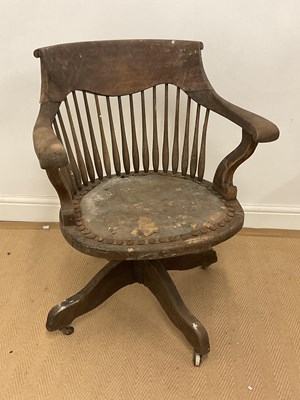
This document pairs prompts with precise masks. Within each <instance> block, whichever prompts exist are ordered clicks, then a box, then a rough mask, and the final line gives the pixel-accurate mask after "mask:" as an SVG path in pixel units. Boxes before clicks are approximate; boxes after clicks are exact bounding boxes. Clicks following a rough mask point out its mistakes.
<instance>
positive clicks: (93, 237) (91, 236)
mask: <svg viewBox="0 0 300 400" xmlns="http://www.w3.org/2000/svg"><path fill="white" fill-rule="evenodd" d="M86 236H87V237H88V238H89V239H95V237H96V236H97V235H95V233H89V234H88V235H86Z"/></svg>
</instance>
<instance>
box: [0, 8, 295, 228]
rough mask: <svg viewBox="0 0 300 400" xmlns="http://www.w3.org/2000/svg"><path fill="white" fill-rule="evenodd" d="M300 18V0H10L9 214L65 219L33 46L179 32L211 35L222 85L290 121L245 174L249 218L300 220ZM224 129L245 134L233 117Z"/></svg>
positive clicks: (5, 103)
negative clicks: (40, 142)
mask: <svg viewBox="0 0 300 400" xmlns="http://www.w3.org/2000/svg"><path fill="white" fill-rule="evenodd" d="M299 20H300V2H299V1H297V0H285V1H284V2H283V1H278V0H277V1H276V0H275V1H274V0H264V1H261V0H251V1H244V0H227V1H224V0H185V1H174V0H172V1H171V0H151V1H148V0H144V1H137V0H135V1H134V0H127V1H124V0H115V1H113V0H101V1H98V0H90V1H87V0H84V1H81V0H52V1H45V0H40V1H33V0H26V1H21V0H19V1H17V0H10V1H2V2H1V13H0V38H1V40H0V54H1V62H0V110H1V117H0V145H1V146H0V149H1V159H0V176H1V177H0V183H1V186H0V220H35V221H38V220H40V221H47V220H48V221H50V220H56V219H57V210H58V205H57V204H58V202H57V198H56V194H55V192H54V190H53V189H52V188H51V186H50V183H49V182H48V180H47V179H46V176H45V173H44V171H42V170H40V169H39V164H38V161H37V159H36V157H35V155H34V152H33V146H32V139H31V132H32V126H33V123H34V121H35V118H36V115H37V111H38V97H39V88H40V78H39V76H40V71H39V68H40V67H39V61H38V60H36V59H35V58H33V56H32V52H33V50H34V49H35V48H37V47H42V46H46V45H51V44H57V43H65V42H74V41H84V40H98V39H99V40H101V39H125V38H128V39H130V38H166V39H168V38H169V39H191V40H201V41H203V42H204V51H203V60H204V66H205V69H206V72H207V74H208V76H209V79H210V81H211V82H212V84H213V86H214V87H215V89H216V90H217V91H218V92H219V94H221V95H222V96H223V97H225V98H226V99H228V100H230V101H231V102H233V103H236V104H238V105H240V106H242V107H244V108H247V109H249V110H251V111H254V112H256V113H259V114H261V115H263V116H265V117H266V118H268V119H270V120H272V121H273V122H275V123H276V124H277V125H278V126H279V128H280V130H281V138H280V140H278V141H277V142H274V143H271V144H261V145H260V146H259V148H258V149H257V151H256V153H255V154H254V155H253V156H252V158H251V159H250V160H248V161H247V162H246V163H245V164H243V165H242V166H241V167H240V169H239V170H238V172H237V173H236V175H235V183H236V184H237V185H238V187H239V193H238V196H239V200H240V201H241V203H242V204H243V205H244V207H245V209H246V211H247V217H246V225H247V226H257V227H283V228H289V229H300V185H299V183H300V162H299V160H300V158H299V153H300V24H299ZM222 137H224V138H226V141H227V143H229V144H231V141H232V143H233V144H235V143H236V140H235V139H234V137H233V135H232V134H231V125H230V124H229V125H228V126H227V125H226V126H225V129H224V132H222ZM222 139H223V138H221V140H222Z"/></svg>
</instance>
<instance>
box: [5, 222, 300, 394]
mask: <svg viewBox="0 0 300 400" xmlns="http://www.w3.org/2000/svg"><path fill="white" fill-rule="evenodd" d="M1 228H2V229H1ZM299 244H300V236H299V234H297V233H289V234H285V233H283V232H282V231H281V232H280V234H277V235H272V236H267V233H266V232H263V234H262V235H260V234H257V232H256V233H255V232H251V231H246V232H244V233H242V234H240V235H238V236H236V237H235V238H233V239H231V240H230V241H228V242H225V243H223V244H222V245H220V246H218V247H217V249H216V250H217V251H218V255H219V261H218V263H217V264H214V265H213V266H212V267H210V268H209V269H208V270H206V271H204V270H201V269H193V270H188V271H174V272H171V275H172V277H173V278H174V281H175V283H176V285H177V288H178V290H179V292H180V293H181V294H182V297H183V299H184V300H185V302H186V305H187V306H188V307H189V308H190V310H191V311H192V312H193V313H194V314H195V315H196V316H197V317H198V318H199V319H200V321H202V322H203V323H204V325H205V326H206V328H207V330H208V331H209V334H210V341H211V352H210V354H209V355H208V357H207V358H205V360H204V362H203V364H202V366H201V367H200V368H195V367H193V364H192V349H191V348H190V346H189V345H188V344H187V343H186V341H185V339H184V338H183V336H182V335H181V334H180V333H179V332H177V330H176V328H175V327H173V325H172V324H171V323H170V322H169V320H168V319H167V317H166V316H165V315H164V313H163V311H162V310H161V308H160V306H159V304H158V302H157V301H156V300H155V298H154V297H153V296H152V295H151V293H150V292H148V291H147V289H146V288H144V287H142V286H139V285H137V284H136V285H133V286H131V287H127V288H125V289H122V290H121V291H120V292H118V293H117V294H115V295H114V296H113V297H111V298H110V299H109V300H108V301H107V302H106V303H104V304H103V305H101V306H100V307H99V308H98V309H97V310H94V311H92V312H91V313H89V314H87V315H85V316H83V317H81V318H79V319H78V320H76V321H75V322H74V327H75V333H74V334H73V335H71V336H64V335H63V334H61V333H60V332H54V333H47V332H46V329H45V326H44V324H45V319H46V315H47V312H48V311H49V309H50V308H51V307H52V306H53V305H54V304H56V303H57V302H59V301H60V300H62V299H64V298H65V297H67V296H69V295H71V294H73V293H75V292H76V291H77V290H79V289H80V288H81V287H82V286H83V285H84V284H85V283H86V282H87V281H88V280H89V279H90V278H91V277H92V276H93V275H94V274H95V273H96V272H97V271H98V269H99V267H101V266H103V265H104V264H105V260H100V261H99V260H97V259H93V258H91V257H88V256H85V255H83V254H80V253H78V252H77V251H75V250H73V249H72V248H71V247H70V246H69V245H68V244H67V243H66V242H65V240H64V239H63V238H62V236H61V234H60V232H59V230H58V229H57V226H55V225H51V226H50V229H49V230H42V226H41V225H35V226H34V225H26V224H23V225H22V224H16V225H13V224H5V223H2V225H1V224H0V249H1V253H0V266H1V267H0V311H1V314H0V315H1V326H0V399H1V400H6V399H13V400H14V399H18V400H19V399H20V400H35V399H38V400H46V399H51V400H52V399H53V400H54V399H64V400H68V399H70V400H71V399H72V400H88V399H91V400H94V399H104V400H110V399H139V400H140V399H141V400H142V399H155V400H160V399H172V400H173V399H174V400H175V399H180V400H185V399H187V400H188V399H205V400H210V399H216V400H223V399H225V400H234V399H236V400H244V399H263V400H267V399H270V400H276V399H282V400H288V399H295V400H298V399H300V315H299V309H300V279H299V276H300V274H299V271H300V246H299Z"/></svg>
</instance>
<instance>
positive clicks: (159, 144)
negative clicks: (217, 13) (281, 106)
mask: <svg viewBox="0 0 300 400" xmlns="http://www.w3.org/2000/svg"><path fill="white" fill-rule="evenodd" d="M202 49H203V45H202V43H201V42H192V41H176V40H127V41H103V42H85V43H72V44H64V45H57V46H50V47H45V48H41V49H38V50H36V51H35V53H34V54H35V56H36V57H39V58H40V59H41V74H42V86H41V103H42V104H41V107H40V112H39V115H38V118H37V121H36V124H35V127H34V133H33V139H34V147H35V151H36V154H37V157H38V159H39V162H40V166H41V168H43V169H45V170H46V171H47V174H48V177H49V179H50V181H51V183H52V185H53V186H54V188H55V189H56V191H57V193H58V196H59V199H60V203H61V211H60V225H61V231H62V233H63V235H64V237H65V239H66V240H67V241H68V242H69V243H70V244H71V245H72V246H73V247H74V248H76V249H78V250H79V251H81V252H83V253H85V254H89V255H91V256H96V257H104V258H106V259H107V260H110V262H109V263H108V265H107V266H105V267H104V268H103V269H102V270H101V271H100V272H99V273H98V274H97V275H96V276H95V278H94V279H92V281H91V282H90V283H89V284H88V285H87V286H86V287H85V288H83V289H82V290H81V291H80V292H79V293H77V294H76V295H74V296H72V297H70V298H68V299H67V300H64V301H63V302H62V303H60V304H59V305H57V306H55V307H54V308H53V309H52V310H51V311H50V313H49V316H48V320H47V329H48V330H50V331H53V330H56V329H61V330H63V331H66V333H71V332H72V329H71V328H70V329H69V330H66V328H67V326H68V325H69V324H70V323H71V322H72V321H73V320H74V319H75V318H77V317H78V316H80V315H82V314H84V313H86V312H88V311H90V310H92V309H94V308H95V307H97V306H98V305H100V304H102V303H103V302H104V301H105V300H106V299H107V298H108V297H109V296H111V295H112V294H113V293H115V292H116V291H117V290H119V289H121V288H122V287H124V286H126V285H130V284H132V283H134V282H139V283H141V284H143V285H145V286H146V287H148V289H149V290H150V291H151V292H152V293H153V294H154V295H155V297H156V298H157V300H158V301H159V302H160V304H161V306H162V308H163V309H164V310H165V312H166V314H167V315H168V316H169V318H170V319H171V321H172V322H173V323H174V325H175V326H176V327H177V328H178V329H179V330H180V331H181V332H182V333H183V334H184V336H185V337H186V339H187V340H188V342H189V343H190V344H191V345H192V346H193V348H194V350H195V351H196V352H197V353H198V354H200V355H204V354H207V353H208V352H209V350H210V346H209V340H208V334H207V332H206V330H205V328H204V327H203V325H202V324H201V323H200V322H199V321H198V320H197V319H196V318H195V317H194V316H193V315H192V314H191V313H190V311H189V310H188V309H187V308H186V306H185V305H184V303H183V301H182V299H181V297H180V295H179V293H178V291H177V289H176V287H175V285H174V283H173V282H172V280H171V278H170V276H169V274H168V272H167V270H172V269H179V270H184V269H187V268H191V267H196V266H200V267H202V268H207V267H208V266H209V265H211V264H213V263H214V262H216V260H217V257H216V253H215V251H214V250H213V246H215V245H217V244H219V243H221V242H223V241H225V240H227V239H229V238H230V237H232V236H233V235H235V234H236V233H237V232H238V231H239V230H240V229H241V227H242V225H243V221H244V214H243V210H242V208H241V206H240V204H239V202H238V201H237V200H236V194H237V191H236V187H235V186H234V185H233V175H234V172H235V170H236V169H237V168H238V166H239V165H240V164H241V163H243V162H244V161H245V160H246V159H248V158H249V157H250V156H251V155H252V153H253V152H254V150H255V148H256V146H257V144H258V143H259V142H269V141H272V140H276V139H277V138H278V135H279V131H278V128H277V127H276V126H275V125H274V124H273V123H272V122H270V121H268V120H266V119H264V118H262V117H260V116H258V115H256V114H253V113H251V112H249V111H246V110H243V109H241V108H240V107H237V106H235V105H233V104H231V103H229V102H228V101H226V100H224V99H223V98H221V97H220V96H219V95H218V94H217V93H216V92H215V91H214V89H213V88H212V86H211V84H210V82H209V81H208V79H207V76H206V74H205V72H204V68H203V65H202V59H201V50H202ZM172 86H173V87H172ZM174 86H175V88H174ZM160 89H162V90H160ZM172 90H174V93H176V97H175V98H174V99H173V98H172V95H171V94H172ZM147 91H148V93H147ZM149 92H150V93H149ZM148 94H150V97H151V95H152V102H151V104H150V105H149V104H148V103H149V98H150V97H148ZM160 96H161V97H160ZM128 100H129V101H128ZM105 104H106V107H105ZM127 104H128V107H127ZM173 104H174V107H173ZM181 104H184V106H183V107H182V106H181ZM185 104H186V106H185ZM114 105H116V107H114ZM181 108H184V110H181ZM116 109H117V111H115V110H116ZM74 110H75V111H74ZM194 110H195V117H194ZM200 110H201V113H200ZM148 113H150V115H149V114H148ZM212 113H217V114H220V115H221V116H223V117H225V118H227V119H229V120H230V121H232V122H234V123H235V124H237V125H238V126H240V127H241V128H242V141H241V143H240V145H239V146H238V147H237V148H236V149H235V150H233V151H232V152H231V153H230V154H229V155H227V156H226V157H225V158H224V159H223V160H222V161H221V163H220V164H219V166H218V167H217V170H216V172H215V176H214V180H213V183H210V182H208V181H207V180H205V179H204V178H205V164H206V159H207V158H208V157H209V154H207V151H206V141H207V137H208V135H209V130H208V119H209V116H210V115H211V114H212ZM182 114H183V115H182ZM202 115H203V117H202ZM184 119H185V121H184ZM151 121H152V124H151ZM201 125H202V126H203V128H202V132H201V133H200V132H199V131H201V129H199V128H200V126H201ZM98 127H99V129H98ZM148 135H149V137H148ZM151 135H152V137H151ZM220 140H226V139H224V138H223V137H222V138H220ZM130 143H131V149H130ZM120 155H121V157H120ZM140 161H141V165H142V167H141V168H140ZM151 162H152V166H153V170H151ZM170 164H171V166H170ZM160 165H161V167H160ZM112 167H114V171H113V170H112ZM160 168H162V171H160V170H159V169H160ZM170 168H171V169H172V171H170ZM122 171H125V172H124V173H123V172H122ZM96 176H98V178H96ZM202 273H203V274H204V273H205V272H204V271H202Z"/></svg>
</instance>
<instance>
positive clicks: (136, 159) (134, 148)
mask: <svg viewBox="0 0 300 400" xmlns="http://www.w3.org/2000/svg"><path fill="white" fill-rule="evenodd" d="M129 102H130V120H131V140H132V159H133V167H134V171H135V172H139V168H140V157H139V149H138V145H137V139H136V127H135V118H134V105H133V99H132V94H130V95H129Z"/></svg>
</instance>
